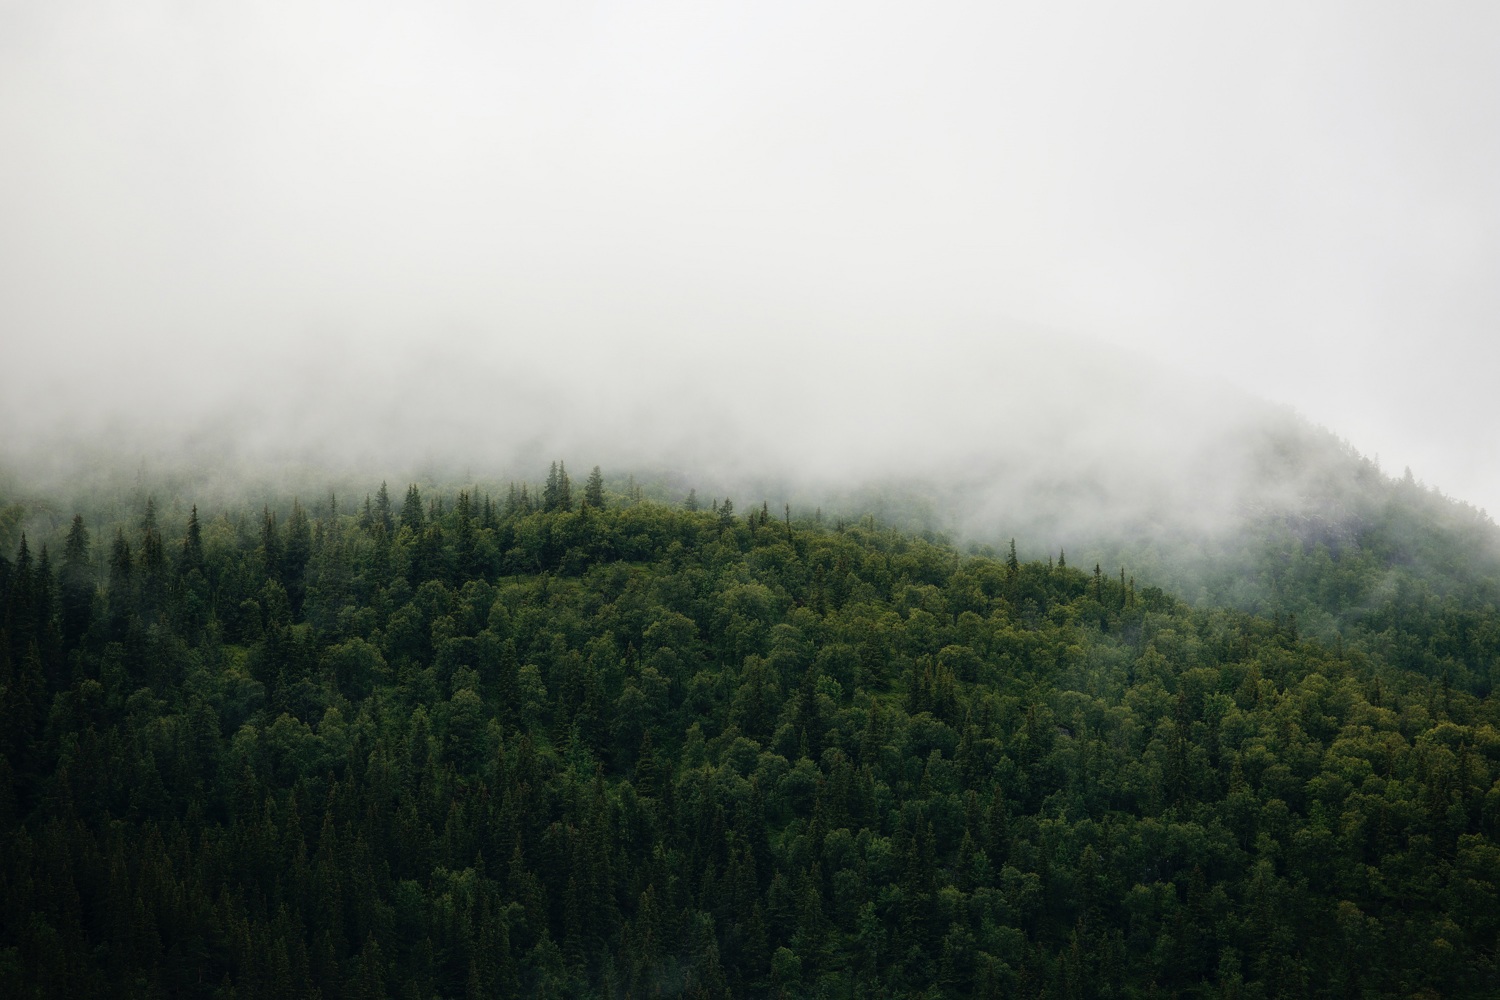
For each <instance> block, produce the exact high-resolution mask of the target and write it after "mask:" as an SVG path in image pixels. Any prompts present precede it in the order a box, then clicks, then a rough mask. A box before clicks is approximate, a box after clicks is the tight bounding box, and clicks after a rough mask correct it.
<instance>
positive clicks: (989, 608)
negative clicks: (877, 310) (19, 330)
mask: <svg viewBox="0 0 1500 1000" xmlns="http://www.w3.org/2000/svg"><path fill="white" fill-rule="evenodd" d="M428 492H429V495H428V496H426V497H424V496H423V495H422V492H421V491H420V490H419V489H418V488H417V487H410V488H408V489H407V490H406V492H405V494H404V496H403V497H402V498H401V500H400V501H397V500H395V499H394V498H393V497H392V496H391V495H390V493H389V491H388V490H387V489H386V488H385V487H384V486H382V487H381V488H380V489H379V490H378V491H376V492H374V493H372V495H371V496H370V497H369V498H368V499H367V500H365V501H364V502H363V503H362V504H360V505H358V506H357V509H356V510H354V511H347V510H346V511H344V512H340V508H339V505H338V504H337V502H329V503H321V504H319V505H318V509H317V510H316V511H309V510H308V509H307V508H304V506H303V505H302V504H301V503H300V502H297V501H294V502H292V503H291V504H290V505H289V507H288V508H287V512H286V513H285V514H284V516H283V515H280V514H278V513H277V512H273V511H272V510H270V509H269V508H268V507H267V508H264V509H262V510H260V511H253V510H236V511H230V512H227V513H223V514H218V515H216V516H214V517H212V518H208V519H204V520H200V519H199V517H198V515H197V511H196V510H195V509H194V510H191V512H190V513H189V515H188V517H187V519H186V520H185V521H183V522H180V523H179V524H177V525H172V526H165V525H163V524H162V523H161V521H162V518H161V517H160V516H159V515H158V512H157V508H156V505H155V504H154V502H149V501H148V502H147V503H146V504H145V506H144V508H143V509H142V510H141V511H139V513H138V517H137V519H136V520H135V522H134V523H132V524H131V525H129V526H121V527H120V528H119V530H117V531H113V532H106V535H107V537H105V538H104V539H95V538H93V537H92V536H91V533H90V530H89V527H88V525H87V524H86V523H85V522H84V519H83V518H82V517H79V518H76V519H75V520H74V521H73V524H72V528H71V530H70V532H69V533H68V534H67V536H66V538H65V540H64V542H63V544H62V547H61V548H62V552H61V557H60V558H59V559H54V558H53V556H52V555H51V554H49V553H48V552H47V551H46V550H39V551H36V552H33V551H31V549H30V547H29V546H28V544H27V543H25V542H23V543H22V544H21V546H20V548H19V550H18V551H17V552H16V554H15V557H14V558H13V559H11V558H4V557H0V596H3V608H4V619H3V634H0V713H3V716H0V721H3V733H4V740H5V755H4V761H3V765H0V766H3V767H4V773H3V774H0V790H3V797H0V838H3V839H0V902H3V912H0V993H4V995H6V996H16V997H25V996H70V997H72V996H92V995H100V996H132V997H134V996H141V997H146V996H203V997H240V998H250V997H308V998H312V997H322V998H326V1000H341V998H365V997H413V998H424V1000H425V998H429V997H459V996H465V997H467V996H475V997H487V996H528V997H530V996H534V997H575V996H593V997H601V998H602V997H610V998H619V997H633V998H645V997H651V996H656V995H662V996H674V995H681V996H692V997H715V998H719V997H781V996H785V997H803V996H809V997H811V996H825V997H830V998H833V997H837V998H854V997H1011V996H1018V997H1028V998H1030V997H1044V996H1045V997H1051V998H1058V997H1136V996H1139V997H1146V996H1158V997H1166V996H1180V997H1224V998H1228V997H1240V998H1259V997H1266V998H1269V997H1280V996H1286V997H1302V996H1328V997H1333V996H1338V997H1345V996H1376V997H1379V996H1391V997H1396V996H1400V997H1409V996H1412V995H1433V996H1493V995H1496V994H1497V992H1500V977H1497V970H1496V968H1495V962H1496V950H1497V935H1500V906H1497V903H1500V900H1497V884H1500V847H1497V846H1496V838H1497V835H1500V785H1497V784H1496V779H1497V778H1500V729H1497V719H1496V711H1495V707H1494V704H1493V702H1492V701H1491V700H1489V699H1488V698H1482V697H1479V696H1476V695H1475V694H1473V693H1471V692H1470V691H1469V690H1466V689H1465V686H1464V685H1455V684H1452V683H1445V682H1444V678H1443V677H1442V676H1441V675H1432V674H1430V673H1424V672H1420V671H1413V670H1408V669H1405V666H1406V665H1405V664H1404V663H1403V662H1401V661H1400V660H1399V658H1395V657H1392V656H1391V655H1390V654H1389V650H1388V648H1387V647H1384V646H1381V645H1379V644H1369V643H1365V642H1363V641H1356V642H1351V643H1348V644H1338V643H1327V642H1323V641H1318V640H1310V639H1308V638H1305V637H1304V636H1303V635H1301V634H1300V630H1299V628H1298V626H1297V623H1296V621H1295V619H1293V618H1292V617H1291V616H1289V615H1288V616H1276V617H1273V618H1269V619H1267V618H1259V617H1254V616H1251V615H1248V614H1245V613H1243V612H1237V611H1225V610H1212V609H1202V608H1199V609H1194V608H1190V607H1189V606H1188V605H1186V604H1184V603H1182V602H1179V601H1177V600H1175V599H1174V598H1172V597H1171V596H1169V595H1167V594H1165V593H1163V592H1162V591H1161V590H1159V589H1156V588H1152V587H1140V588H1137V587H1136V585H1135V583H1134V581H1133V580H1131V579H1130V578H1129V576H1128V575H1127V574H1125V573H1124V572H1119V573H1110V572H1105V571H1104V570H1103V568H1102V567H1095V568H1093V569H1092V570H1091V571H1080V570H1078V569H1076V568H1073V567H1070V566H1067V565H1066V564H1065V560H1063V559H1059V560H1057V561H1056V562H1055V563H1054V562H1051V561H1048V562H1045V563H1043V562H1023V561H1021V560H1019V559H1018V558H1017V557H1016V555H1015V550H1014V547H1012V548H1011V550H1010V552H1009V553H1008V554H1006V555H1003V556H999V557H996V558H990V557H983V556H967V555H964V554H961V553H959V552H957V551H955V550H954V549H952V548H950V547H948V546H945V545H941V544H935V543H931V542H927V541H923V540H921V539H916V538H912V537H909V536H905V535H902V534H899V533H895V532H889V531H883V530H880V529H879V528H877V527H875V526H874V525H873V523H872V522H866V523H861V524H852V525H823V524H819V523H817V522H816V521H799V520H797V519H794V518H793V517H792V512H791V511H789V510H786V509H783V510H782V511H780V512H773V511H772V510H771V509H770V508H769V507H768V506H767V505H764V504H762V505H760V506H758V507H752V508H751V509H750V510H749V511H748V513H746V512H741V511H737V510H736V509H735V507H734V505H733V504H732V503H731V502H729V501H727V500H711V501H710V502H709V503H708V504H707V505H706V508H705V505H703V504H700V503H699V502H698V501H697V498H696V497H694V498H693V501H692V502H691V503H688V504H684V505H683V507H684V508H696V509H678V508H673V507H669V506H667V505H663V504H658V503H651V502H644V501H642V500H641V499H640V497H639V494H638V492H637V491H634V490H631V489H627V490H625V491H623V492H616V491H611V490H609V489H606V487H605V484H604V481H603V479H602V477H601V476H600V475H599V474H598V471H597V470H595V472H594V474H593V475H591V476H590V477H589V479H588V481H587V482H586V483H585V485H584V486H583V487H582V488H581V489H578V488H576V487H575V485H574V484H573V483H572V481H571V480H570V479H569V478H568V476H567V472H566V470H565V469H564V468H563V467H562V466H561V465H559V466H556V467H554V469H553V470H552V473H551V475H549V477H548V481H547V484H546V485H545V486H544V487H542V489H541V490H539V491H538V490H534V489H530V488H526V487H521V486H517V487H514V488H512V489H509V490H507V491H505V492H504V494H503V495H501V496H490V495H488V494H486V493H484V492H482V491H470V490H463V491H457V492H448V491H440V490H429V491H428ZM180 502H181V503H183V504H188V503H190V498H180ZM778 514H779V516H778ZM1482 624H1484V625H1485V626H1486V627H1489V626H1490V625H1491V624H1492V622H1490V621H1489V620H1488V619H1487V620H1486V621H1485V622H1483V623H1482ZM1402 627H1403V625H1402V622H1399V621H1398V622H1393V623H1392V625H1391V629H1392V630H1394V631H1393V633H1392V634H1393V635H1395V636H1396V637H1398V638H1399V637H1400V636H1402V635H1410V636H1411V642H1414V643H1416V642H1427V641H1430V637H1427V638H1424V637H1422V636H1420V635H1418V634H1417V633H1402V632H1401V628H1402Z"/></svg>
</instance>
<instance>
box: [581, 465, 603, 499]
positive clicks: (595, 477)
mask: <svg viewBox="0 0 1500 1000" xmlns="http://www.w3.org/2000/svg"><path fill="white" fill-rule="evenodd" d="M583 503H584V506H586V507H593V508H595V509H596V510H599V509H603V507H604V475H603V474H602V473H601V472H600V471H599V466H597V465H596V466H594V468H593V470H592V471H591V472H590V473H589V478H588V482H587V483H586V484H585V485H584V487H583Z"/></svg>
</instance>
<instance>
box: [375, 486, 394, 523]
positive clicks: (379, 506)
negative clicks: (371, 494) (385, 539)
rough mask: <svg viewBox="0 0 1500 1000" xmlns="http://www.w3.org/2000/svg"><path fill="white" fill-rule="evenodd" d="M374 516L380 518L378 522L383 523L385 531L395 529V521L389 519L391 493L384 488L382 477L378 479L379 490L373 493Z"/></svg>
mask: <svg viewBox="0 0 1500 1000" xmlns="http://www.w3.org/2000/svg"><path fill="white" fill-rule="evenodd" d="M375 516H376V517H378V518H380V523H381V524H383V525H385V530H386V531H387V532H390V531H393V530H395V527H396V522H395V521H394V520H392V519H391V493H390V490H388V489H387V488H386V485H385V480H384V479H382V480H381V481H380V490H379V492H377V493H376V494H375Z"/></svg>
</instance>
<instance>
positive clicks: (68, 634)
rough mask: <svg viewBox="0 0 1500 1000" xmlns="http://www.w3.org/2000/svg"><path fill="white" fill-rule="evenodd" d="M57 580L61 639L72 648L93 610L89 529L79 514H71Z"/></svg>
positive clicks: (84, 630) (85, 626) (80, 636)
mask: <svg viewBox="0 0 1500 1000" xmlns="http://www.w3.org/2000/svg"><path fill="white" fill-rule="evenodd" d="M59 582H60V583H61V589H62V631H63V641H64V642H65V643H66V644H67V646H68V647H69V648H72V647H74V646H76V645H77V644H78V642H79V640H80V639H81V638H82V637H83V634H84V633H85V632H86V631H88V627H89V621H90V618H91V617H92V615H93V610H94V574H93V570H92V569H91V568H90V566H89V532H88V529H87V528H85V527H84V524H83V515H82V514H74V515H73V524H72V526H71V527H70V528H69V529H68V541H67V544H65V545H64V546H63V563H62V578H61V580H60V581H59Z"/></svg>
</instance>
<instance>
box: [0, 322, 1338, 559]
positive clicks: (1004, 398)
mask: <svg viewBox="0 0 1500 1000" xmlns="http://www.w3.org/2000/svg"><path fill="white" fill-rule="evenodd" d="M741 322H742V323H743V324H744V325H743V326H742V327H734V326H730V327H729V328H727V329H725V330H721V331H719V333H718V334H717V335H715V336H714V337H712V338H705V340H712V344H711V345H708V344H705V346H703V347H701V348H700V349H699V350H696V351H695V350H690V349H689V350H683V349H680V348H679V347H677V346H674V345H680V344H682V343H686V342H687V341H686V340H685V339H684V338H680V337H673V336H666V335H663V334H661V333H660V331H659V330H658V331H657V333H656V334H654V335H653V334H652V333H651V332H649V331H648V330H645V329H641V330H636V331H633V332H632V335H631V336H628V337H622V338H621V339H620V340H619V341H618V342H616V346H615V347H614V348H613V349H609V350H601V351H595V352H591V353H588V354H583V355H578V354H574V353H572V350H571V348H570V347H569V345H568V343H567V340H566V338H565V337H563V336H560V335H554V336H548V335H540V334H539V335H537V336H535V337H531V338H525V340H524V342H525V343H526V345H527V346H526V348H525V349H524V350H521V351H516V350H513V349H512V346H511V343H512V342H511V341H510V340H508V339H507V340H499V339H486V338H484V337H481V336H478V335H474V334H465V333H462V332H458V333H452V334H450V335H448V336H446V337H442V338H436V339H434V340H432V341H427V342H423V343H418V342H408V343H406V344H405V345H404V347H403V348H402V349H400V350H395V351H393V350H390V349H389V348H387V349H385V350H382V351H381V352H364V351H362V350H361V344H360V341H359V340H358V339H350V340H345V341H341V342H337V343H333V342H329V341H324V342H322V344H321V345H315V346H312V347H301V348H295V347H290V346H286V347H283V348H280V349H278V350H275V351H269V352H263V353H261V354H259V355H256V356H247V357H246V358H244V359H243V362H242V363H241V364H238V365H236V366H235V367H233V368H232V369H230V370H228V371H224V370H205V371H202V372H199V373H196V374H195V375H194V377H193V380H191V381H192V384H190V385H188V386H187V387H186V389H185V391H181V392H179V391H178V390H177V388H176V386H177V381H174V377H173V376H172V374H171V372H170V369H167V368H165V367H164V368H163V369H162V370H160V371H159V373H158V374H155V375H148V376H147V377H146V378H145V380H144V381H134V380H120V381H118V382H115V383H108V386H109V388H110V391H108V392H105V391H101V392H96V393H93V394H89V395H79V394H75V395H71V396H70V395H69V394H68V387H67V386H66V385H60V386H58V385H54V386H52V387H50V388H49V393H48V395H47V396H46V398H45V399H41V398H38V399H33V400H31V405H32V406H33V407H35V411H33V412H28V408H27V407H25V406H20V407H15V409H14V412H13V413H12V414H11V415H10V416H9V419H10V420H11V421H13V422H12V424H11V426H14V427H18V428H24V432H23V433H21V434H18V435H16V436H15V437H13V438H11V439H10V440H9V441H8V443H7V444H6V445H5V446H4V447H3V448H0V457H3V458H4V459H6V460H8V462H9V463H11V464H13V465H14V467H15V468H16V469H17V470H18V471H20V473H21V475H22V477H23V480H25V481H29V482H31V483H33V484H34V485H36V486H39V487H40V486H43V485H45V484H47V483H54V484H56V485H57V486H58V487H65V486H67V485H68V484H69V483H70V482H76V481H78V480H79V479H81V478H88V476H89V475H98V474H101V473H102V472H105V471H107V470H108V469H111V468H112V469H114V471H115V472H116V473H117V474H130V473H133V472H135V471H136V470H137V468H138V467H139V469H141V470H145V471H146V472H148V473H161V472H176V471H179V470H180V471H182V472H184V473H186V474H187V475H189V477H191V476H193V475H197V476H199V477H201V478H202V479H204V480H205V481H233V480H235V479H236V478H243V479H246V480H256V481H265V482H272V483H274V482H276V481H278V479H285V478H287V477H293V478H295V479H296V480H298V481H300V482H308V481H310V482H313V483H318V482H320V479H319V477H322V479H325V480H327V481H328V482H329V483H333V482H335V481H344V482H353V483H355V484H363V488H368V487H369V485H370V484H371V483H374V482H378V481H379V480H380V479H391V480H392V481H398V482H399V481H401V480H403V479H405V478H424V477H427V478H431V479H432V480H436V481H448V482H455V481H475V482H498V481H503V480H505V479H507V478H512V477H514V478H518V479H522V480H532V481H535V480H536V479H537V478H538V477H539V476H540V475H541V474H542V472H543V471H545V468H546V464H547V463H548V462H550V461H551V460H553V459H557V458H561V459H563V460H564V461H567V462H568V463H569V465H570V468H572V469H573V470H574V471H575V473H576V474H578V475H580V476H581V475H582V474H583V473H584V472H585V471H586V470H587V468H588V467H589V466H591V465H593V464H600V465H602V466H603V467H604V469H605V471H606V473H607V474H610V475H624V474H625V473H627V472H630V473H635V474H638V475H642V476H644V477H648V478H653V479H656V480H659V481H661V482H663V483H665V484H667V487H668V488H669V489H672V488H678V487H680V489H681V490H682V491H683V492H685V491H686V490H687V489H688V488H693V487H696V488H698V489H699V491H700V493H702V494H703V495H704V496H705V497H706V498H707V497H709V496H711V495H730V496H733V497H735V498H736V500H737V502H738V503H740V504H741V505H743V504H745V503H758V502H759V501H760V500H761V499H770V500H771V501H772V502H775V503H780V502H798V503H800V504H822V503H830V504H832V505H835V506H837V505H839V504H846V505H852V506H859V505H861V504H863V505H866V506H869V505H871V504H872V503H873V504H874V505H875V506H876V507H879V506H881V505H882V504H885V503H888V501H882V500H881V499H880V496H881V494H882V491H884V492H885V493H887V494H890V495H892V496H905V497H907V498H913V499H915V500H917V501H918V502H919V504H925V505H927V507H928V508H929V509H930V511H931V515H930V519H929V523H928V526H929V527H933V528H937V529H939V530H944V531H948V532H950V533H953V534H954V535H956V536H957V537H958V538H959V539H981V540H989V541H993V540H994V539H995V538H996V537H998V536H999V535H1000V534H1003V533H1005V532H1009V533H1012V534H1015V533H1020V534H1022V535H1023V536H1025V535H1027V534H1028V533H1030V535H1031V536H1032V537H1030V538H1028V539H1027V542H1026V544H1027V545H1028V546H1030V547H1035V548H1041V547H1043V546H1046V547H1055V546H1056V545H1057V544H1059V543H1062V544H1066V543H1067V542H1068V540H1069V539H1077V540H1082V539H1086V538H1096V537H1099V536H1101V535H1112V536H1118V535H1119V534H1120V533H1121V532H1126V531H1130V532H1137V533H1141V532H1145V533H1148V534H1150V535H1153V536H1168V535H1194V536H1196V535H1199V534H1212V533H1215V532H1218V531H1222V530H1224V529H1226V528H1229V527H1232V526H1233V525H1236V524H1238V523H1239V522H1240V520H1241V519H1242V518H1243V517H1244V515H1245V513H1246V512H1247V510H1250V509H1251V508H1253V507H1255V506H1257V505H1259V506H1261V507H1275V508H1278V509H1282V508H1285V509H1294V508H1298V507H1301V506H1306V505H1307V504H1308V503H1315V502H1316V498H1317V497H1318V496H1320V495H1325V494H1326V490H1323V489H1322V487H1321V486H1320V485H1319V484H1318V482H1317V480H1318V478H1319V477H1320V476H1333V477H1340V476H1345V477H1346V476H1347V475H1348V469H1349V464H1348V463H1350V462H1352V461H1353V453H1352V451H1349V450H1348V449H1344V450H1343V451H1340V450H1339V448H1338V446H1337V445H1336V444H1335V443H1334V439H1333V438H1332V436H1331V435H1326V434H1320V433H1319V432H1317V431H1315V430H1313V429H1312V428H1311V427H1310V426H1309V425H1306V424H1305V423H1303V422H1302V421H1301V420H1300V419H1299V418H1297V417H1296V416H1295V415H1294V414H1292V413H1291V412H1290V411H1288V410H1286V409H1285V408H1281V407H1276V406H1273V405H1271V404H1269V403H1266V402H1264V401H1260V400H1256V399H1254V398H1253V397H1251V396H1249V395H1247V394H1245V393H1243V392H1241V391H1239V390H1237V389H1236V388H1234V387H1232V386H1230V385H1228V384H1226V383H1220V382H1204V381H1198V380H1194V379H1192V378H1190V377H1189V376H1187V375H1186V374H1185V373H1183V372H1181V371H1178V370H1174V369H1172V368H1170V367H1169V366H1165V365H1162V364H1160V363H1157V362H1153V361H1150V360H1149V359H1145V358H1142V357H1139V356H1133V355H1131V354H1129V353H1128V352H1124V351H1121V350H1119V349H1117V348H1114V347H1111V346H1108V345H1105V344H1100V343H1091V342H1086V341H1082V340H1075V339H1069V338H1066V337H1063V336H1061V335H1059V334H1056V333H1051V332H1042V331H1036V330H1024V329H1021V328H1019V327H1013V328H1011V329H1009V330H999V329H995V328H994V327H993V326H991V327H990V328H989V329H986V330H983V331H979V332H976V329H975V324H974V323H973V322H972V321H964V320H961V319H955V318H948V319H946V320H939V319H935V318H933V317H929V318H927V319H926V320H925V321H924V320H920V319H916V318H903V317H897V316H890V315H887V316H884V317H877V316H870V317H867V318H865V319H863V320H861V321H859V322H857V323H852V324H851V326H852V327H853V328H854V329H857V331H858V335H857V336H848V337H845V338H833V337H829V336H827V335H826V334H822V333H821V331H808V332H803V331H800V330H798V329H796V326H795V324H794V323H793V322H792V321H790V320H787V321H784V322H782V323H780V324H773V323H764V325H762V326H759V327H757V326H756V325H755V324H752V323H751V322H749V321H748V320H746V319H744V318H742V319H741ZM945 324H946V325H945ZM761 330H769V331H770V332H768V333H762V332H760V331H761ZM912 331H915V332H912ZM836 340H837V343H838V346H837V347H834V346H833V345H834V343H835V341H836ZM626 345H628V346H626ZM976 345H977V346H976ZM177 379H179V380H180V376H177ZM49 409H50V411H51V412H50V413H49V412H47V411H48V410H49ZM40 413H45V414H46V416H47V418H48V419H40V418H39V417H38V414H40ZM1309 448H1310V449H1311V450H1310V451H1309V450H1307V449H1309ZM1288 449H1290V451H1291V452H1296V453H1297V454H1296V461H1297V462H1302V463H1306V462H1308V461H1312V462H1313V464H1314V465H1316V463H1317V462H1318V461H1322V460H1323V459H1328V460H1330V461H1331V462H1332V463H1333V464H1334V465H1337V466H1338V467H1337V468H1333V467H1330V468H1327V469H1319V468H1316V467H1314V468H1299V469H1298V470H1296V471H1295V472H1293V471H1291V469H1292V466H1290V465H1288V466H1283V467H1279V468H1276V469H1270V468H1269V467H1268V464H1267V463H1274V462H1275V461H1276V458H1275V456H1276V455H1277V454H1278V453H1279V452H1287V451H1288ZM1319 449H1322V450H1319ZM1309 456H1312V457H1311V458H1309ZM1341 463H1342V464H1341ZM1294 464H1295V463H1294ZM184 466H185V467H186V468H183V467H184ZM194 466H197V471H196V473H195V472H194V471H193V467H194ZM319 488H321V486H320V487H319Z"/></svg>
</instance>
